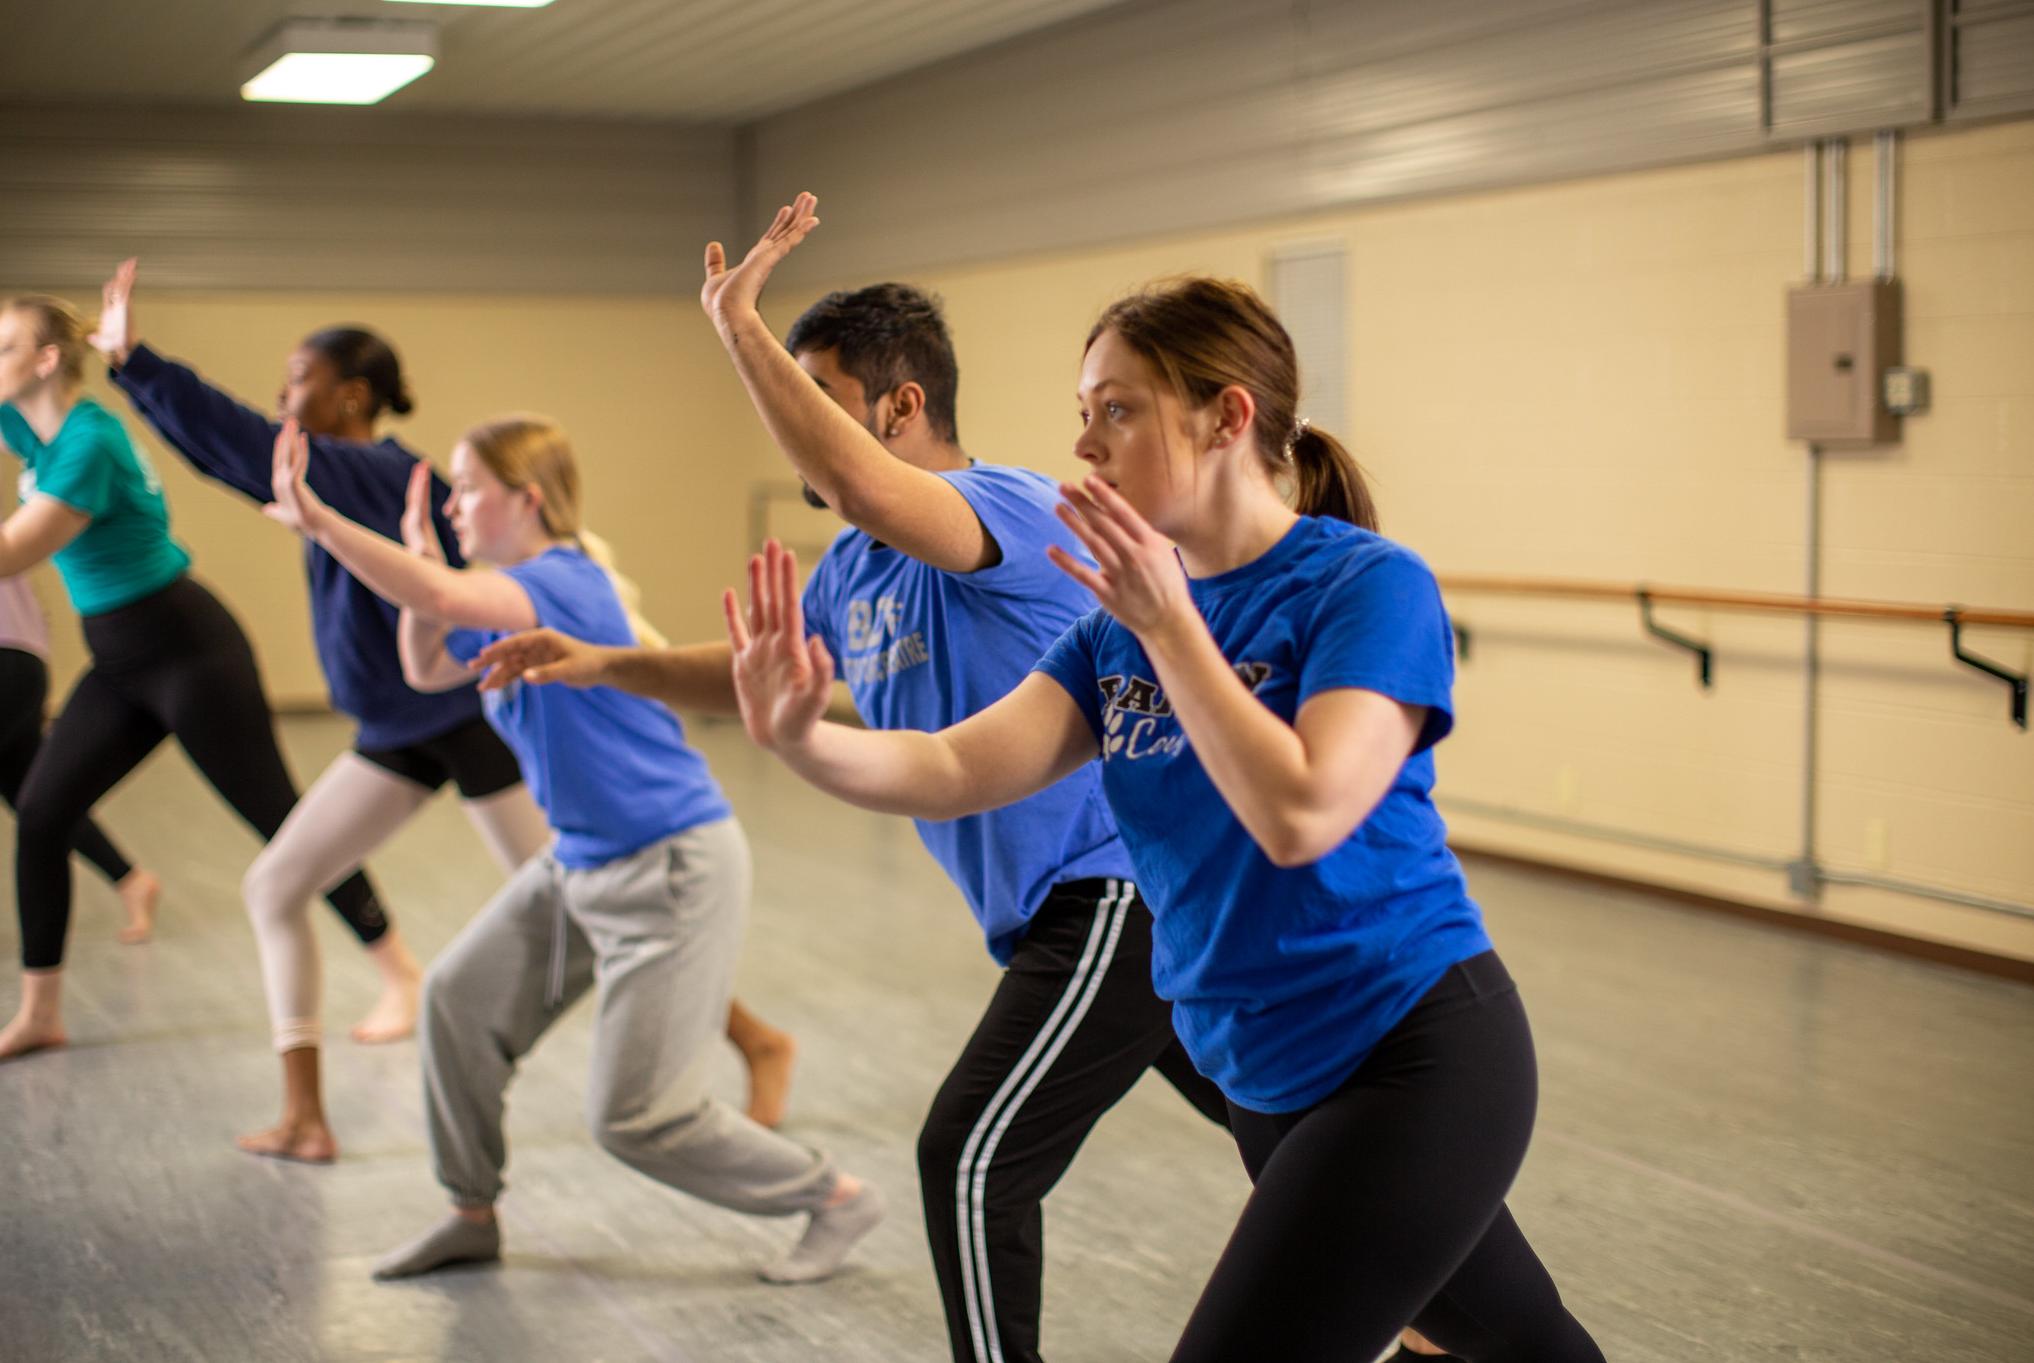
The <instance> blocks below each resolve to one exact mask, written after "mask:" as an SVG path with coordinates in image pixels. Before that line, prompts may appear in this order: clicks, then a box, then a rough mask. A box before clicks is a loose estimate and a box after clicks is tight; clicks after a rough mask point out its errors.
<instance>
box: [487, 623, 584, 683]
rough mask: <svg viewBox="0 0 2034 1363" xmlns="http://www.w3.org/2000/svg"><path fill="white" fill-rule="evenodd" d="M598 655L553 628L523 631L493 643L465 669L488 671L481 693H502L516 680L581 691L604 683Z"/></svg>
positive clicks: (580, 642) (576, 640)
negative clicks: (552, 683)
mask: <svg viewBox="0 0 2034 1363" xmlns="http://www.w3.org/2000/svg"><path fill="white" fill-rule="evenodd" d="M601 652H602V651H601V650H600V649H598V648H596V647H595V646H594V645H592V644H589V643H587V642H586V641H585V640H583V639H575V638H573V637H572V636H571V635H569V634H560V633H559V632H558V631H557V630H555V629H526V630H524V631H523V632H522V633H521V634H511V635H509V636H508V638H506V639H497V640H495V641H494V642H493V643H491V644H489V645H488V646H487V647H486V648H483V649H482V650H480V652H479V653H478V654H476V655H475V656H474V659H473V661H472V662H470V663H468V664H467V666H468V667H471V668H474V669H480V668H485V669H487V670H486V671H485V672H484V673H483V674H482V675H481V678H480V689H481V690H483V691H505V690H507V689H508V688H509V687H510V686H513V685H514V684H515V683H517V682H519V681H523V682H529V683H530V684H531V685H533V686H543V685H546V684H548V683H551V682H557V683H559V684H561V685H564V686H573V687H579V688H582V689H583V688H585V687H589V686H600V685H602V684H603V683H604V682H605V681H606V672H605V670H604V667H603V661H602V657H601Z"/></svg>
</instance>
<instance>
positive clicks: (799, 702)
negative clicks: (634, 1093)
mask: <svg viewBox="0 0 2034 1363" xmlns="http://www.w3.org/2000/svg"><path fill="white" fill-rule="evenodd" d="M721 604H722V606H723V608H724V609H725V610H726V612H727V634H728V640H729V642H730V643H731V644H733V646H734V684H735V696H736V698H737V699H738V700H739V701H740V702H741V711H742V724H743V726H744V727H745V728H747V729H748V731H749V738H750V739H751V740H753V741H754V742H755V744H756V746H757V747H760V748H767V749H770V750H773V751H774V750H776V749H778V748H783V747H789V746H795V745H796V744H798V743H801V742H803V741H804V740H805V738H806V737H807V735H809V734H810V733H811V732H812V728H813V726H814V725H815V724H817V723H819V717H820V716H821V715H822V714H824V713H825V712H826V702H827V700H828V698H829V697H830V696H831V695H832V692H833V656H832V655H831V654H829V653H828V652H827V651H826V645H825V644H823V643H821V642H820V641H819V640H818V639H817V638H813V639H807V638H806V637H805V612H804V609H803V608H802V607H801V606H800V604H799V601H798V556H797V555H795V554H793V553H792V552H791V551H790V550H788V549H786V548H785V547H784V546H783V545H781V544H779V543H777V541H775V540H771V541H770V542H769V544H768V545H766V546H765V547H764V550H763V552H762V553H761V554H757V555H755V556H753V557H751V558H750V559H749V609H748V613H747V616H746V618H744V616H743V613H742V609H741V603H740V601H739V600H738V599H737V598H736V596H735V594H734V592H733V591H729V592H728V593H727V594H726V595H725V596H724V597H723V598H722V603H721Z"/></svg>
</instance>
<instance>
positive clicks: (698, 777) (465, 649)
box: [445, 548, 734, 871]
mask: <svg viewBox="0 0 2034 1363" xmlns="http://www.w3.org/2000/svg"><path fill="white" fill-rule="evenodd" d="M502 572H504V573H506V574H507V575H508V576H509V577H510V578H511V579H513V580H514V582H515V583H516V585H517V586H519V587H521V588H522V589H523V591H524V592H525V593H526V594H528V596H529V598H530V605H531V606H533V607H534V608H535V609H536V612H537V623H538V624H539V625H543V626H547V627H549V628H551V629H555V630H557V631H558V632H559V633H561V634H569V635H571V636H572V637H573V638H575V639H584V640H586V641H587V642H588V643H593V644H633V643H635V641H636V638H635V633H634V631H632V630H631V629H630V628H629V621H628V615H627V613H626V612H624V611H623V609H622V603H621V598H620V597H618V596H616V595H615V590H614V582H613V580H612V579H611V578H609V577H608V575H607V572H606V571H605V570H604V569H602V568H601V566H600V565H599V564H597V563H595V562H594V561H593V560H592V559H590V558H588V557H587V556H586V555H584V554H582V553H580V552H579V551H578V550H576V549H564V548H553V549H547V550H545V551H544V552H543V553H541V554H539V555H537V557H535V558H532V559H525V560H524V561H523V562H521V563H516V564H511V565H510V566H508V567H507V568H504V569H502ZM507 633H508V632H507V631H504V630H484V629H460V630H454V631H452V633H451V634H450V635H448V636H447V637H446V640H445V648H446V650H447V651H448V652H449V653H451V655H452V656H453V657H455V658H457V659H459V660H460V661H461V662H471V661H472V660H473V658H474V656H475V655H476V654H478V653H479V652H480V650H481V649H483V648H486V647H487V646H488V645H489V644H491V643H493V642H494V641H495V640H497V639H501V638H505V637H507ZM483 700H484V702H485V705H486V710H487V722H488V723H490V724H492V725H493V726H494V727H495V728H496V729H497V730H498V731H500V733H501V736H502V737H503V738H504V739H506V740H508V745H509V747H511V748H513V749H514V750H515V754H516V761H517V762H518V763H520V764H521V766H522V769H523V781H524V782H525V783H526V784H527V785H528V786H529V788H530V794H531V796H533V797H534V798H535V799H536V801H537V803H538V804H539V805H541V806H543V809H544V814H545V816H546V817H547V818H548V819H549V820H550V822H551V827H552V828H554V829H556V830H557V831H558V842H557V845H556V846H555V847H553V848H552V855H553V856H555V857H557V858H558V860H559V861H560V862H561V863H563V864H564V865H566V866H569V867H571V868H572V869H574V870H581V871H583V870H590V869H592V868H593V867H596V866H605V865H606V864H607V863H608V862H611V861H614V860H617V859H618V858H621V857H625V856H628V855H629V854H630V853H632V852H636V851H640V850H641V849H642V848H645V847H648V846H649V845H650V844H651V843H653V842H656V841H658V840H660V839H662V838H668V837H670V836H671V835H672V834H674V833H682V832H684V831H685V830H686V829H688V828H692V827H695V826H697V825H699V824H703V823H712V822H713V821H714V820H716V819H725V818H727V817H729V816H730V815H731V814H732V813H733V812H734V811H733V810H731V809H729V808H728V803H727V800H726V799H725V798H723V797H722V795H721V793H720V786H719V784H718V783H716V782H715V781H714V779H713V773H711V772H709V771H708V770H707V769H706V759H705V758H703V757H701V756H700V755H699V753H698V752H697V751H696V750H695V749H694V748H693V747H692V745H691V744H689V743H687V742H686V741H685V728H684V726H683V725H682V724H680V723H679V722H678V716H676V715H674V714H672V713H671V712H670V711H669V710H667V709H665V708H664V707H663V706H661V705H659V704H657V702H655V701H653V700H645V699H644V698H643V697H641V696H631V695H629V694H628V693H626V692H623V691H616V690H614V689H613V688H612V687H606V686H596V687H593V688H591V689H590V690H585V691H580V690H575V689H574V688H572V687H569V686H529V685H526V684H525V683H523V682H515V683H513V684H512V685H511V686H509V688H508V689H507V690H505V691H490V692H488V693H487V695H486V696H485V697H484V698H483Z"/></svg>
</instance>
